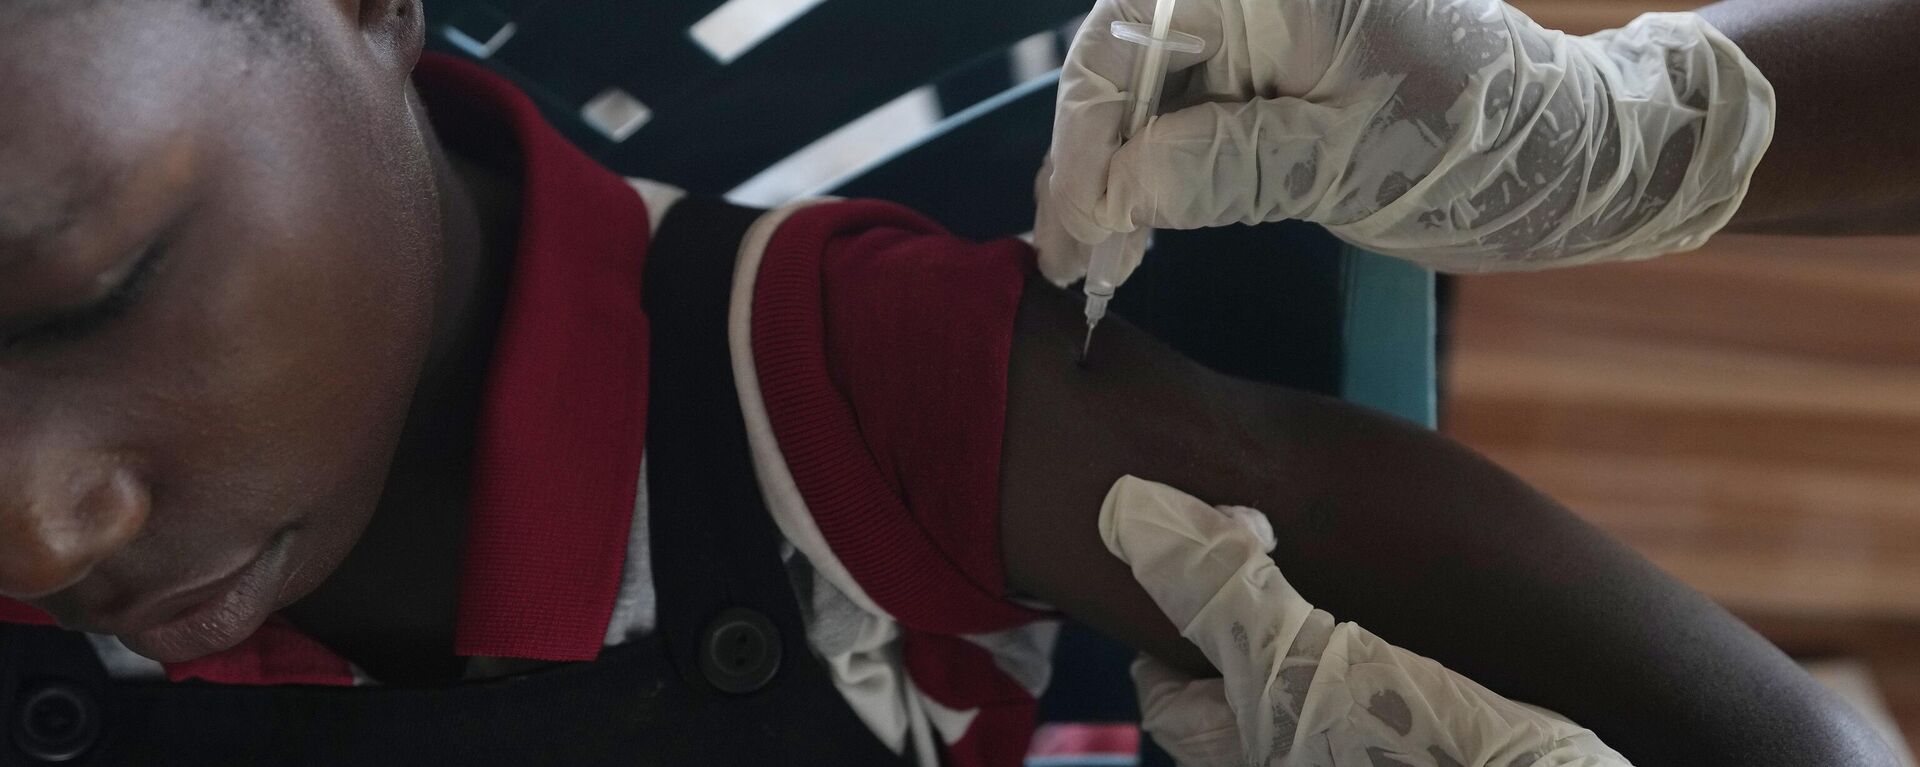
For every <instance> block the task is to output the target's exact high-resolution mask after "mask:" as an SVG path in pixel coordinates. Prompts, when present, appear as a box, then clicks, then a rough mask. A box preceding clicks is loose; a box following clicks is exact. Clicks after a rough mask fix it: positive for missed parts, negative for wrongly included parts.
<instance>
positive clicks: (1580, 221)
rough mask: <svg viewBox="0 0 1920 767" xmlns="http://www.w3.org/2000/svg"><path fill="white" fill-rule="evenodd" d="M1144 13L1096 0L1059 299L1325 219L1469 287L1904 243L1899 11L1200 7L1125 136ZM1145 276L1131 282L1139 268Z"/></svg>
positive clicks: (1063, 175)
mask: <svg viewBox="0 0 1920 767" xmlns="http://www.w3.org/2000/svg"><path fill="white" fill-rule="evenodd" d="M1152 5H1153V3H1152V2H1151V0H1100V2H1098V3H1097V4H1096V5H1095V7H1094V10H1093V12H1092V14H1091V15H1090V16H1089V18H1088V21H1087V22H1086V24H1085V25H1083V26H1082V28H1081V29H1080V31H1079V33H1078V34H1077V36H1076V38H1075V40H1074V44H1073V47H1072V49H1071V50H1070V52H1069V54H1068V60H1067V62H1066V64H1065V66H1064V68H1063V70H1062V73H1061V82H1060V90H1059V97H1058V104H1057V109H1056V115H1055V125H1054V138H1053V146H1052V150H1051V152H1050V153H1049V156H1048V162H1047V166H1046V167H1045V168H1043V169H1042V171H1041V173H1040V176H1039V178H1038V180H1037V184H1036V186H1037V193H1038V198H1039V210H1038V215H1037V218H1036V222H1035V239H1036V244H1037V245H1038V246H1039V248H1040V250H1041V256H1042V258H1041V264H1042V269H1043V270H1044V271H1045V272H1046V273H1047V275H1048V276H1049V277H1050V278H1052V279H1053V280H1054V281H1056V282H1059V283H1062V284H1064V283H1065V282H1068V281H1071V280H1072V279H1075V278H1077V277H1078V276H1079V275H1080V274H1081V273H1082V272H1084V269H1085V264H1086V260H1087V256H1088V255H1089V253H1090V250H1091V246H1090V245H1088V243H1093V242H1098V241H1100V240H1101V239H1103V238H1104V237H1106V236H1107V234H1108V233H1109V232H1114V231H1127V230H1131V229H1133V228H1135V227H1137V226H1153V227H1159V228H1198V227H1206V226H1219V225H1225V224H1233V223H1259V222H1265V221H1275V220H1280V219H1303V220H1309V221H1315V222H1318V223H1320V224H1322V225H1324V226H1326V227H1327V228H1328V230H1329V231H1331V232H1333V233H1334V234H1336V235H1338V236H1340V237H1341V238H1343V239H1345V240H1347V241H1349V242H1352V243H1354V244H1356V245H1359V246H1362V247H1365V248H1368V249H1371V250H1375V251H1379V252H1382V253H1386V254H1388V255H1395V256H1400V257H1403V258H1407V259H1409V260H1412V261H1415V262H1417V263H1420V264H1422V265H1425V266H1429V267H1433V268H1437V269H1441V270H1444V271H1455V272H1486V271H1510V270H1523V269H1540V268H1549V267H1557V266H1570V265H1576V264H1585V263H1594V262H1601V261H1617V260H1629V259H1634V258H1646V257H1650V256H1655V255H1659V254H1662V253H1670V252H1675V251H1682V250H1689V249H1692V248H1695V247H1698V246H1699V245H1701V244H1702V243H1704V242H1705V241H1706V240H1707V239H1708V238H1709V237H1710V236H1712V235H1713V234H1715V233H1717V232H1719V231H1721V230H1722V229H1725V228H1728V227H1729V226H1733V227H1734V228H1738V229H1751V230H1755V231H1775V232H1803V233H1811V232H1841V231H1853V232H1868V231H1871V232H1888V231H1899V230H1902V229H1910V228H1914V227H1915V224H1914V223H1913V222H1912V218H1911V217H1907V216H1903V215H1902V214H1903V213H1908V212H1912V211H1915V210H1916V209H1920V206H1917V205H1916V204H1915V201H1916V200H1920V195H1916V194H1915V192H1916V190H1920V149H1916V148H1915V145H1916V144H1920V142H1913V141H1909V140H1906V139H1905V138H1904V137H1903V136H1902V135H1900V134H1901V128H1902V123H1903V122H1910V118H1911V117H1912V116H1913V112H1914V108H1913V107H1912V105H1911V99H1908V98H1903V97H1902V94H1904V93H1906V92H1907V91H1910V90H1911V86H1910V85H1908V84H1909V83H1911V82H1914V80H1913V76H1914V75H1915V74H1916V72H1920V64H1916V63H1915V58H1916V57H1909V56H1902V55H1898V54H1897V53H1896V52H1895V50H1894V48H1893V46H1895V45H1896V44H1898V43H1897V41H1899V40H1900V39H1902V38H1906V37H1910V34H1911V33H1912V32H1913V31H1916V30H1920V21H1917V20H1920V10H1916V7H1915V6H1914V5H1913V4H1912V3H1911V2H1908V1H1907V0H1843V1H1842V2H1839V3H1824V2H1822V3H1816V2H1812V1H1811V0H1795V1H1792V2H1783V1H1781V0H1771V1H1769V0H1729V2H1724V3H1720V4H1718V5H1715V6H1711V7H1709V8H1707V9H1705V10H1704V11H1702V12H1701V13H1657V14H1647V15H1645V16H1642V17H1640V18H1639V19H1636V20H1635V21H1634V22H1633V23H1631V24H1629V25H1627V26H1626V27H1623V28H1621V29H1617V30H1608V31H1604V32H1599V33H1596V34H1593V35H1587V36H1572V35H1566V34H1563V33H1560V32H1556V31H1553V30H1548V29H1544V28H1542V27H1540V26H1539V25H1538V24H1535V23H1534V22H1533V21H1532V20H1531V19H1529V18H1528V17H1527V16H1526V15H1525V14H1523V13H1521V12H1520V11H1518V10H1516V9H1514V8H1512V7H1510V6H1508V5H1506V4H1505V3H1502V2H1499V0H1185V2H1183V3H1182V4H1180V5H1179V7H1178V10H1177V12H1176V14H1175V17H1174V20H1173V28H1174V29H1176V30H1179V31H1182V32H1186V33H1189V34H1194V35H1197V36H1199V37H1201V38H1203V39H1205V41H1206V46H1205V48H1204V50H1202V51H1201V52H1199V53H1197V54H1175V55H1174V57H1173V65H1172V71H1173V74H1172V75H1171V76H1170V77H1169V80H1168V83H1167V90H1166V95H1165V96H1164V97H1163V99H1162V114H1161V115H1160V116H1159V117H1158V118H1156V120H1155V121H1154V123H1153V124H1152V125H1150V126H1149V127H1148V128H1147V129H1146V130H1145V131H1143V132H1141V133H1139V134H1137V135H1136V136H1135V137H1134V138H1133V139H1132V140H1131V141H1127V142H1125V143H1124V144H1123V143H1122V142H1120V141H1119V139H1118V137H1117V135H1116V126H1117V125H1118V121H1119V111H1120V109H1121V105H1122V104H1123V103H1124V96H1125V94H1124V92H1123V90H1122V89H1123V88H1124V87H1125V86H1124V85H1123V84H1124V83H1127V82H1128V79H1129V76H1130V74H1131V60H1132V53H1133V50H1134V49H1135V46H1133V45H1131V44H1128V43H1123V42H1120V41H1118V40H1116V39H1115V38H1113V36H1112V34H1111V33H1110V32H1109V27H1110V26H1111V24H1112V23H1113V22H1115V21H1144V20H1146V19H1148V18H1150V16H1151V14H1152V12H1153V8H1152ZM1127 266H1128V267H1131V266H1132V265H1127Z"/></svg>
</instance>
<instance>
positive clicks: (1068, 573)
mask: <svg viewBox="0 0 1920 767" xmlns="http://www.w3.org/2000/svg"><path fill="white" fill-rule="evenodd" d="M1082 322H1083V321H1082V319H1081V317H1080V314H1079V308H1078V304H1077V302H1075V301H1074V300H1072V299H1071V298H1070V297H1068V296H1066V295H1065V294H1064V293H1063V292H1061V291H1059V290H1057V289H1054V288H1052V287H1051V286H1049V285H1046V284H1044V283H1042V282H1039V281H1037V280H1036V281H1034V282H1033V283H1032V284H1030V285H1029V288H1028V290H1027V291H1026V296H1025V297H1024V298H1023V301H1022V305H1021V309H1020V317H1019V321H1018V323H1017V326H1016V338H1015V343H1014V350H1013V358H1012V365H1011V373H1010V376H1011V380H1010V384H1009V400H1008V412H1007V425H1006V437H1005V445H1004V453H1003V459H1002V464H1003V465H1002V471H1001V506H1002V509H1001V523H1000V524H1001V532H1002V553H1003V557H1004V559H1005V562H1006V568H1007V575H1008V582H1009V584H1010V585H1011V587H1012V588H1014V589H1015V590H1017V591H1019V592H1021V593H1023V594H1025V595H1029V596H1032V597H1036V598H1039V599H1042V600H1045V601H1047V602H1049V603H1051V604H1053V605H1055V606H1057V607H1059V608H1060V609H1061V610H1062V611H1064V612H1065V613H1067V614H1068V615H1070V616H1072V617H1074V618H1076V619H1078V620H1080V621H1082V622H1084V623H1086V624H1088V625H1089V626H1091V627H1093V628H1094V629H1096V630H1099V631H1101V632H1103V633H1106V634H1108V635H1111V636H1114V637H1116V638H1119V639H1122V640H1124V641H1126V642H1128V643H1130V644H1132V645H1133V646H1134V647H1136V648H1138V649H1141V650H1143V651H1146V652H1150V653H1152V654H1154V655H1156V656H1158V657H1160V658H1161V659H1163V660H1166V661H1169V662H1171V663H1173V664H1174V665H1175V666H1177V667H1179V668H1182V669H1183V670H1185V671H1187V672H1188V673H1190V674H1194V675H1201V674H1208V673H1211V669H1210V667H1209V665H1208V664H1207V661H1206V659H1205V658H1204V657H1203V656H1201V655H1200V653H1199V651H1198V650H1197V649H1196V648H1194V647H1193V646H1192V645H1191V644H1189V643H1187V642H1186V641H1185V640H1184V639H1182V638H1181V637H1180V636H1179V635H1178V632H1177V631H1176V630H1175V629H1174V627H1173V626H1171V625H1170V624H1169V623H1168V621H1167V620H1166V618H1164V617H1163V616H1162V615H1161V614H1160V613H1159V611H1158V610H1157V608H1155V607H1154V605H1153V603H1152V602H1151V600H1150V599H1149V598H1148V597H1147V596H1146V594H1145V593H1144V592H1143V591H1142V590H1141V589H1140V587H1139V586H1138V585H1137V584H1136V583H1135V582H1134V581H1133V579H1132V576H1131V574H1130V573H1129V572H1128V570H1127V568H1126V567H1125V566H1124V565H1123V564H1121V563H1120V562H1119V561H1118V560H1117V559H1115V558H1114V557H1112V556H1111V555H1109V554H1108V553H1107V551H1106V549H1105V547H1104V545H1103V544H1102V543H1101V541H1100V537H1099V534H1098V530H1097V520H1098V514H1099V509H1100V504H1101V501H1102V499H1103V498H1104V497H1105V495H1106V492H1107V489H1108V488H1109V487H1110V486H1111V485H1112V483H1113V482H1114V480H1116V479H1118V478H1119V477H1120V476H1121V475H1123V474H1134V475H1137V476H1140V477H1143V478H1146V479H1151V480H1154V481H1159V482H1164V483H1166V484H1169V485H1172V486H1174V487H1177V488H1180V489H1182V490H1185V491H1187V492H1189V493H1192V494H1193V495H1195V496H1197V497H1199V498H1202V499H1205V500H1207V501H1208V502H1211V503H1219V504H1239V505H1245V506H1251V507H1253V508H1257V509H1260V510H1262V511H1263V512H1265V513H1266V514H1267V516H1268V517H1269V518H1271V519H1272V521H1273V523H1274V530H1275V533H1276V536H1277V537H1278V539H1279V546H1278V548H1276V549H1275V551H1274V555H1273V556H1274V559H1275V561H1276V562H1277V563H1278V564H1279V566H1280V570H1281V572H1282V573H1284V574H1285V575H1286V576H1287V577H1288V579H1289V581H1291V582H1292V583H1293V584H1294V586H1295V587H1296V588H1298V589H1299V591H1300V592H1301V594H1302V595H1303V596H1305V597H1306V598H1307V599H1308V600H1309V601H1311V602H1313V603H1314V604H1315V605H1316V606H1318V607H1321V608H1322V609H1325V610H1327V611H1329V612H1331V613H1333V615H1334V616H1335V617H1336V618H1338V619H1340V620H1347V621H1355V622H1358V623H1360V624H1361V625H1364V626H1366V627H1367V628H1368V629H1370V630H1372V631H1373V632H1374V633H1376V634H1379V635H1380V636H1381V637H1383V638H1385V639H1386V640H1388V641H1390V642H1393V643H1394V644H1397V645H1399V646H1401V647H1404V648H1406V649H1409V650H1412V651H1414V652H1418V653H1420V654H1423V655H1426V656H1428V657H1432V658H1434V659H1436V660H1439V661H1441V662H1442V663H1444V664H1446V665H1447V666H1449V667H1450V668H1452V669H1454V670H1455V671H1459V672H1461V673H1463V674H1466V675H1467V676H1469V677H1470V678H1473V679H1474V680H1475V681H1477V682H1480V683H1482V684H1485V685H1486V686H1488V687H1490V688H1492V689H1493V690H1495V691H1497V692H1500V693H1502V694H1504V695H1507V696H1509V697H1512V698H1515V699H1518V700H1522V701H1526V702H1529V703H1533V704H1537V705H1542V706H1546V707H1548V708H1552V709H1554V710H1557V711H1560V712H1561V713H1563V714H1566V715H1567V716H1569V717H1571V718H1573V719H1574V720H1575V721H1577V722H1579V723H1581V724H1583V725H1586V726H1588V727H1590V728H1592V729H1594V730H1595V731H1596V732H1598V733H1600V735H1601V736H1602V737H1603V738H1604V739H1606V740H1607V741H1608V742H1609V744H1610V745H1612V746H1614V747H1615V748H1616V749H1619V750H1620V751H1621V752H1622V753H1624V754H1626V755H1627V756H1629V757H1630V758H1633V759H1635V760H1636V762H1637V763H1641V764H1649V765H1661V764H1688V765H1714V764H1727V765H1734V764H1739V765H1743V767H1751V766H1752V765H1763V764H1767V765H1770V764H1782V765H1786V764H1794V765H1801V764H1816V763H1823V764H1824V763H1838V762H1835V761H1834V760H1835V759H1836V758H1839V757H1844V761H1845V763H1849V764H1877V763H1879V762H1875V761H1874V758H1876V757H1877V756H1878V754H1876V753H1875V748H1876V746H1874V745H1873V744H1874V743H1875V741H1874V740H1872V738H1873V737H1874V736H1872V735H1870V734H1868V731H1867V730H1866V729H1865V728H1864V725H1862V724H1861V723H1860V720H1859V719H1858V718H1857V717H1856V716H1854V715H1852V714H1851V712H1849V711H1848V710H1846V709H1844V708H1843V704H1840V703H1838V702H1837V701H1836V700H1835V699H1834V698H1832V697H1831V696H1830V695H1828V694H1826V693H1825V692H1824V691H1822V690H1821V689H1819V688H1818V686H1817V685H1816V684H1815V683H1814V682H1813V681H1812V680H1811V678H1809V677H1807V675H1806V674H1805V673H1804V672H1802V671H1800V670H1799V668H1798V667H1797V666H1795V665H1794V664H1793V663H1792V662H1791V661H1790V660H1788V659H1787V658H1786V657H1785V656H1784V655H1783V654H1781V653H1780V652H1779V651H1778V650H1776V649H1775V648H1773V647H1772V646H1771V645H1770V644H1768V643H1767V642H1766V641H1765V640H1763V639H1761V638H1760V637H1759V636H1758V635H1756V634H1754V633H1753V632H1752V631H1750V630H1748V629H1747V628H1746V627H1745V626H1744V625H1743V624H1741V623H1740V622H1739V621H1737V620H1735V619H1734V618H1733V617H1732V616H1731V615H1729V614H1727V613H1726V611H1724V610H1722V609H1721V608H1719V607H1718V606H1716V605H1714V604H1713V603H1712V602H1710V601H1709V600H1707V599H1706V598H1705V597H1703V596H1701V595H1700V594H1698V593H1696V592H1694V591H1692V590H1691V589H1688V588H1687V587H1685V586H1684V585H1681V584H1680V583H1678V582H1677V581H1675V580H1673V579H1672V578H1671V577H1669V576H1667V575H1666V574H1665V573H1662V572H1661V571H1659V570H1658V569H1657V568H1655V567H1653V566H1652V565H1651V564H1649V563H1648V562H1646V561H1645V560H1644V559H1642V558H1641V557H1639V556H1638V555H1636V554H1635V553H1633V552H1632V551H1630V550H1628V549H1626V548H1625V547H1623V546H1621V545H1619V544H1618V543H1616V542H1614V541H1612V540H1611V539H1609V538H1607V537H1606V536H1605V535H1602V534H1601V533H1599V532H1598V531H1597V530H1595V529H1593V528H1592V527H1591V526H1589V525H1587V524H1585V523H1584V522H1582V521H1581V520H1580V519H1579V518H1577V517H1576V516H1574V515H1573V514H1571V513H1569V512H1568V511H1566V510H1565V509H1563V508H1561V507H1560V506H1559V505H1557V504H1555V503H1554V502H1553V501H1552V500H1550V499H1548V498H1546V497H1545V496H1542V495H1540V494H1539V493H1537V492H1535V491H1533V490H1532V489H1531V488H1529V487H1527V486H1526V485H1525V484H1524V483H1522V482H1520V481H1519V480H1518V479H1516V478H1514V477H1513V476H1511V475H1510V474H1508V473H1506V472H1504V471H1502V470H1501V469H1499V468H1498V467H1497V466H1494V465H1493V464H1491V463H1490V462H1488V461H1486V460H1485V459H1483V458H1481V457H1479V456H1477V455H1475V454H1473V453H1472V452H1471V451H1469V450H1466V449H1465V448H1463V447H1461V446H1459V445H1457V444H1454V443H1453V442H1451V441H1450V440H1447V439H1445V438H1444V437H1442V436H1440V435H1437V434H1435V433H1433V432H1431V431H1428V430H1426V429H1423V428H1421V427H1418V426H1416V425H1413V424H1408V423H1405V422H1401V421H1398V420H1397V419H1393V418H1391V417H1388V416H1384V415H1380V414H1376V413H1372V412H1369V411H1366V410H1363V409H1360V408H1357V407H1354V406H1351V405H1347V404H1345V403H1341V402H1338V401H1336V400H1331V399H1328V398H1324V397H1319V396H1316V395H1312V394H1307V393H1303V392H1296V391H1289V390H1284V389H1278V388H1273V387H1266V386H1261V385H1257V384H1251V383H1247V382H1242V381H1237V380H1234V379H1230V378H1226V377H1224V376H1220V375H1218V374H1215V373H1212V372H1210V371H1207V370H1205V369H1204V368H1201V367H1199V366H1198V365H1196V364H1194V363H1191V362H1189V361H1187V360H1185V359H1184V358H1182V357H1180V356H1179V355H1177V354H1176V353H1174V352H1173V351H1172V350H1170V349H1168V348H1166V347H1164V346H1162V345H1160V344H1158V343H1157V342H1155V341H1153V340H1152V339H1150V338H1148V337H1146V336H1145V335H1144V334H1143V333H1141V332H1140V331H1138V330H1137V329H1135V328H1132V327H1129V326H1127V325H1126V324H1125V323H1124V322H1120V321H1115V320H1109V321H1108V322H1107V323H1106V324H1104V325H1102V327H1101V330H1100V335H1099V336H1098V338H1096V340H1095V342H1094V343H1095V347H1094V350H1093V355H1092V360H1091V365H1089V366H1088V367H1086V368H1084V369H1083V368H1080V367H1078V366H1076V365H1075V364H1074V356H1075V351H1076V349H1077V346H1078V344H1079V343H1080V340H1081V337H1082V333H1083V331H1084V325H1083V324H1082ZM1879 753H1880V754H1883V753H1884V751H1881V752H1879Z"/></svg>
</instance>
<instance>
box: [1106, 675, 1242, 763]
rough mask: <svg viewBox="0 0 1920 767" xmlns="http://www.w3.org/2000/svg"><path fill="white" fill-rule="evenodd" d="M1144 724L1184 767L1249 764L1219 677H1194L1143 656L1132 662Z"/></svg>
mask: <svg viewBox="0 0 1920 767" xmlns="http://www.w3.org/2000/svg"><path fill="white" fill-rule="evenodd" d="M1132 672H1133V687H1134V690H1135V691H1136V692H1137V693H1138V694H1139V697H1140V727H1141V729H1143V730H1146V731H1147V733H1148V734H1150V735H1152V736H1153V741H1154V742H1155V743H1158V744H1160V748H1162V749H1164V750H1165V751H1166V752H1167V753H1168V754H1169V755H1171V756H1172V757H1173V760H1174V761H1175V762H1177V763H1179V764H1180V767H1245V765H1246V763H1247V759H1246V756H1245V754H1246V750H1245V749H1244V748H1243V747H1242V746H1241V743H1240V727H1239V726H1238V725H1237V724H1235V722H1234V715H1233V709H1232V708H1231V707H1229V706H1228V705H1227V692H1226V688H1225V687H1224V686H1222V684H1221V681H1220V680H1219V679H1217V678H1216V679H1194V678H1192V677H1189V676H1187V675H1185V674H1182V673H1180V672H1179V671H1177V670H1175V669H1174V668H1173V667H1171V666H1168V665H1166V664H1164V663H1161V662H1160V661H1158V660H1155V659H1154V658H1153V657H1152V656H1148V655H1142V656H1140V657H1139V658H1137V659H1135V660H1134V662H1133V669H1132Z"/></svg>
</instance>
